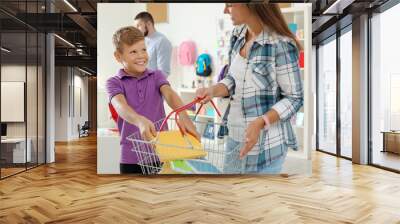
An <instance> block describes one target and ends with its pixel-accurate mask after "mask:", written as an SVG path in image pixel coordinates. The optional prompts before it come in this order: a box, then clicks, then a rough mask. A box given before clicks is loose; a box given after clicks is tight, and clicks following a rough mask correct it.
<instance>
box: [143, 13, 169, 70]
mask: <svg viewBox="0 0 400 224" xmlns="http://www.w3.org/2000/svg"><path fill="white" fill-rule="evenodd" d="M135 26H136V28H138V29H139V30H140V31H141V32H142V33H143V34H144V36H145V43H146V48H147V52H148V54H149V63H148V68H150V69H152V70H156V69H158V70H161V71H162V72H163V73H164V74H165V75H166V76H168V75H169V74H170V69H171V55H172V45H171V42H170V41H169V40H168V39H167V38H166V37H165V36H164V35H163V34H162V33H160V32H158V31H156V29H155V28H154V19H153V16H152V15H151V14H150V13H148V12H141V13H139V14H137V15H136V17H135Z"/></svg>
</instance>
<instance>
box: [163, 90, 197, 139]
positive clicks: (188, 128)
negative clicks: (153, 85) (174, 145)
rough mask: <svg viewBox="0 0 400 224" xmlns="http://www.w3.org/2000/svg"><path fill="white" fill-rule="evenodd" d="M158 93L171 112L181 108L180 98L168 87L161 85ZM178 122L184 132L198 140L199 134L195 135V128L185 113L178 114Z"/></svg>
mask: <svg viewBox="0 0 400 224" xmlns="http://www.w3.org/2000/svg"><path fill="white" fill-rule="evenodd" d="M160 92H161V94H162V95H163V96H164V98H165V101H167V104H168V106H170V107H171V108H172V109H173V110H175V109H177V108H179V107H182V106H183V102H182V100H181V98H180V97H179V96H178V94H177V93H176V92H175V91H174V90H173V89H172V88H171V86H170V85H162V86H161V87H160ZM179 120H180V122H182V124H183V127H182V128H183V131H184V132H189V133H190V134H192V135H193V136H194V137H195V138H197V139H198V140H200V134H199V133H197V131H196V128H195V126H194V124H193V122H192V121H191V120H190V118H189V116H188V114H187V113H186V111H182V112H181V113H179Z"/></svg>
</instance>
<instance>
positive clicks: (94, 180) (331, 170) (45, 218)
mask: <svg viewBox="0 0 400 224" xmlns="http://www.w3.org/2000/svg"><path fill="white" fill-rule="evenodd" d="M399 198H400V175H399V174H396V173H391V172H388V171H384V170H380V169H377V168H374V167H370V166H360V165H354V164H352V163H351V162H350V161H348V160H343V159H338V158H335V157H332V156H329V155H326V154H323V153H314V154H313V174H312V175H311V176H309V177H305V176H255V175H253V176H251V175H248V176H238V175H236V176H185V177H177V176H157V177H140V176H123V175H115V176H113V175H97V174H96V138H95V137H89V138H83V139H81V140H79V141H74V142H69V143H67V144H66V143H58V144H57V146H56V163H54V164H49V165H46V166H41V167H38V168H36V169H33V170H29V171H27V172H25V173H22V174H18V175H16V176H13V177H10V178H7V179H5V180H2V181H0V201H1V203H0V223H400V212H399V211H400V200H398V199H399Z"/></svg>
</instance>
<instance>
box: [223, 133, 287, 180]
mask: <svg viewBox="0 0 400 224" xmlns="http://www.w3.org/2000/svg"><path fill="white" fill-rule="evenodd" d="M260 145H261V146H260V147H261V150H263V145H264V143H263V142H261V143H260ZM242 147H243V143H241V142H237V141H235V140H233V139H232V138H230V137H228V138H227V141H226V145H225V156H224V164H223V173H226V174H237V173H260V174H279V173H280V172H281V170H282V165H283V163H284V162H285V158H286V153H287V147H286V146H281V147H283V150H282V151H283V154H282V155H281V156H279V157H278V158H277V159H275V160H273V161H272V162H271V163H269V164H268V162H269V161H265V159H264V158H262V157H260V156H259V155H246V156H245V157H244V158H243V159H240V158H239V151H240V149H241V148H242Z"/></svg>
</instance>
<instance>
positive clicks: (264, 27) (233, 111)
mask: <svg viewBox="0 0 400 224" xmlns="http://www.w3.org/2000/svg"><path fill="white" fill-rule="evenodd" d="M224 13H228V14H230V16H231V19H232V22H233V25H235V28H234V30H233V32H232V36H231V46H230V47H231V49H230V53H229V69H228V73H227V75H226V77H225V78H224V79H223V80H221V81H220V82H219V83H218V84H216V85H213V86H211V87H209V88H201V89H198V90H197V96H198V97H204V99H203V103H206V102H208V101H210V100H211V99H212V98H213V97H227V96H230V97H231V100H230V106H229V108H230V109H229V111H228V113H229V114H228V117H227V125H228V133H229V134H228V138H227V144H226V152H225V153H226V155H227V156H226V158H225V162H224V172H225V173H236V172H243V171H244V172H246V173H250V172H257V173H269V174H274V173H279V172H280V171H281V168H282V164H283V162H284V160H285V157H286V154H287V149H288V147H291V148H293V149H297V141H296V138H295V135H294V133H293V129H292V126H291V124H290V118H291V117H292V116H294V115H295V114H296V112H297V111H298V110H299V109H300V107H301V106H302V105H303V84H302V81H301V78H300V69H299V64H298V58H299V49H301V45H300V44H299V42H298V41H297V40H296V37H295V36H294V35H293V34H292V33H291V31H290V30H289V28H288V26H287V24H286V22H285V20H284V18H283V16H282V13H281V11H280V8H279V7H278V5H277V4H268V3H247V4H246V3H231V4H226V5H225V9H224ZM243 126H245V127H246V128H245V129H243V128H238V127H243ZM239 150H240V151H239ZM235 151H236V152H237V153H238V154H239V155H237V154H236V156H233V155H235ZM237 157H239V158H237ZM237 161H240V164H242V168H241V170H238V169H237V166H236V164H237ZM243 166H244V167H243Z"/></svg>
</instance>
